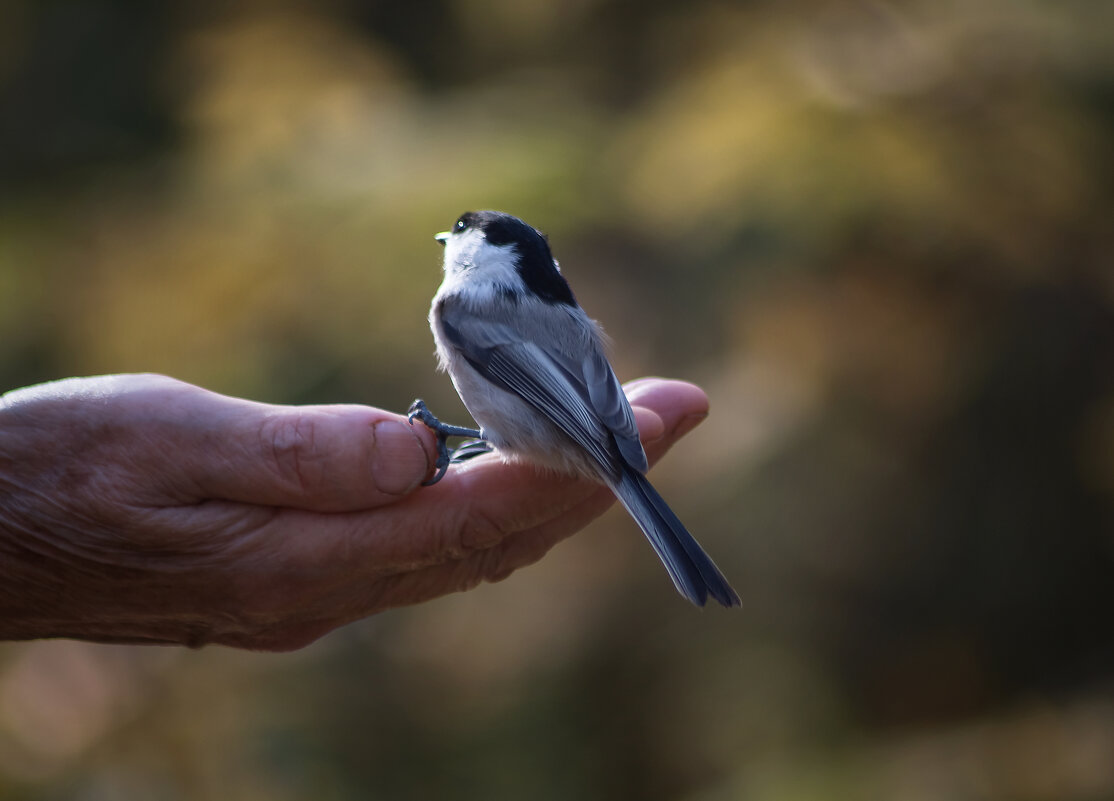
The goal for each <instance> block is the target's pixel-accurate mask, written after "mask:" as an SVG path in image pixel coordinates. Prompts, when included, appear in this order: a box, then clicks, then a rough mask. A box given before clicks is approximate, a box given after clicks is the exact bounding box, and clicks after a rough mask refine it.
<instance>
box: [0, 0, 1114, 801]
mask: <svg viewBox="0 0 1114 801" xmlns="http://www.w3.org/2000/svg"><path fill="white" fill-rule="evenodd" d="M1112 32H1114V4H1109V3H1101V2H1082V0H1076V1H1072V0H1066V1H1065V0H1060V1H1058V2H1052V0H1011V1H1010V2H1006V0H981V1H980V2H969V3H963V2H930V0H922V1H921V2H902V3H887V2H867V1H865V0H850V1H849V2H841V3H831V2H819V1H816V2H802V3H793V4H786V3H774V2H757V1H755V0H752V1H751V2H736V3H731V2H726V0H696V1H695V2H689V3H673V2H664V1H663V0H638V2H633V0H422V1H421V2H412V3H398V2H395V3H388V2H371V3H356V2H343V1H342V0H326V1H325V2H320V1H318V2H311V1H310V0H305V2H280V3H275V2H270V3H263V2H249V1H247V0H233V1H232V2H216V1H215V0H207V1H203V2H197V1H196V0H194V1H192V2H191V1H187V0H176V1H175V2H166V3H151V4H146V3H134V2H126V1H125V0H85V1H84V2H78V1H77V0H70V1H68V2H67V1H64V0H50V1H49V2H47V1H44V0H24V1H23V2H19V1H18V0H0V390H6V389H10V388H15V387H19V386H23V385H27V384H31V383H34V382H38V381H43V380H48V379H53V378H59V377H64V376H70V375H87V374H98V373H108V372H121V371H158V372H163V373H167V374H170V375H173V376H175V377H177V378H181V379H184V380H187V381H191V382H194V383H197V384H201V385H203V386H205V387H208V388H210V389H213V390H216V391H219V392H223V393H228V394H233V395H239V396H243V397H247V398H252V399H255V400H260V401H269V402H275V403H311V402H312V403H317V402H356V403H369V404H373V405H377V406H382V407H385V408H388V409H394V410H399V411H401V410H403V409H405V408H406V406H407V405H408V403H409V402H410V400H411V399H412V398H414V397H415V396H418V395H420V396H422V397H424V398H426V399H427V400H428V401H429V402H430V404H431V406H432V408H434V409H436V410H437V412H438V414H439V415H441V416H442V417H444V418H446V419H449V420H454V421H457V420H464V419H465V418H464V413H463V409H462V407H461V406H460V404H459V402H458V401H457V399H456V396H455V394H454V393H453V390H452V388H451V386H450V384H449V381H448V379H447V378H446V377H445V376H443V375H440V374H437V373H435V372H434V359H433V355H432V350H433V346H432V341H431V338H430V334H429V331H428V328H427V327H426V322H425V317H426V313H427V309H428V303H429V299H430V297H431V296H432V294H433V292H434V290H435V288H436V287H437V285H438V283H439V281H440V274H439V260H440V249H439V248H438V247H437V245H436V243H434V241H433V239H432V235H433V234H434V233H435V232H437V231H440V230H443V229H445V228H446V227H448V226H449V225H450V224H451V223H452V222H453V220H454V219H455V218H456V217H457V215H458V214H460V213H461V212H462V211H464V210H467V209H477V208H498V209H503V210H507V211H511V212H513V213H515V214H517V215H519V216H521V217H524V218H525V219H527V220H528V221H530V222H531V223H533V224H535V225H536V226H538V227H540V228H542V229H543V230H545V231H546V232H547V233H548V234H549V235H550V239H551V241H552V242H553V244H554V248H555V252H556V255H557V257H558V258H559V259H560V260H561V262H562V265H563V267H564V270H565V273H566V275H567V276H568V278H569V279H570V281H571V283H572V285H573V287H574V288H575V290H576V292H577V295H578V297H579V299H580V301H581V303H582V305H583V306H584V307H585V308H586V310H587V311H588V313H589V314H591V315H592V316H595V317H598V318H599V319H601V320H602V321H603V322H604V324H605V326H606V327H607V329H608V331H609V333H610V334H611V335H612V337H613V339H614V341H615V343H616V344H615V346H614V348H613V361H614V363H615V365H616V369H617V371H618V372H619V375H620V377H621V378H623V379H630V378H634V377H637V376H640V375H644V374H660V375H670V376H677V377H681V378H685V379H688V380H691V381H695V382H698V383H700V384H701V385H703V386H704V387H705V388H706V389H707V390H708V392H709V394H710V396H711V399H712V406H713V414H712V417H711V418H710V419H709V421H708V422H707V423H706V424H705V425H704V426H703V427H702V428H700V429H698V430H697V431H696V432H695V433H694V434H692V435H691V436H690V437H688V438H686V439H685V440H684V441H683V442H682V443H681V444H680V445H678V446H677V447H676V448H675V449H674V451H673V452H672V453H671V454H670V455H669V457H668V458H667V459H666V460H665V461H664V462H663V463H662V464H661V465H659V466H658V467H657V468H656V469H655V471H654V473H653V477H654V480H655V483H656V484H657V485H658V486H659V488H660V489H661V490H662V492H663V494H664V495H665V496H666V497H667V498H669V499H670V501H671V503H672V504H673V506H674V508H675V509H676V510H677V512H678V513H679V515H680V516H681V518H682V519H684V520H685V521H686V522H687V523H688V525H689V527H690V528H691V529H692V530H693V532H694V533H696V535H697V536H698V538H699V539H700V540H701V541H702V542H703V543H704V544H705V545H706V546H707V548H708V550H709V551H710V552H711V553H712V554H713V555H714V557H715V559H716V560H717V562H718V563H719V564H720V566H721V567H722V568H723V569H724V571H725V572H726V573H727V575H728V576H730V577H731V578H732V580H733V583H734V584H735V586H736V587H737V588H738V590H739V591H740V594H741V595H742V597H743V608H742V609H741V610H738V611H734V612H731V613H728V612H724V611H723V610H719V609H708V610H705V611H703V612H699V611H697V610H694V609H693V608H691V607H690V606H688V605H687V604H686V603H685V602H684V601H682V600H681V599H680V598H679V597H678V596H677V595H676V593H675V592H674V591H673V589H672V587H671V586H670V584H669V581H668V579H667V577H666V576H665V574H664V572H663V571H662V569H661V567H660V565H659V564H658V562H657V560H656V559H655V558H654V556H653V554H652V552H651V550H650V548H649V547H647V546H646V544H645V543H644V542H643V541H642V538H641V536H640V535H639V534H638V532H637V530H636V529H635V527H634V526H633V524H632V523H631V522H630V521H629V520H628V519H627V518H626V517H625V515H623V514H622V513H621V512H617V511H614V510H613V511H612V512H610V513H609V514H608V515H606V516H605V517H604V518H603V519H601V520H600V521H599V522H598V523H597V524H595V525H593V526H592V527H590V528H589V529H588V530H586V531H585V532H583V533H582V534H580V535H578V536H577V537H575V538H574V539H572V540H570V541H568V542H566V543H564V544H562V545H560V546H558V547H557V548H556V549H555V550H554V551H553V552H552V553H551V554H550V555H549V556H548V557H547V558H546V559H545V560H543V561H542V562H541V563H540V564H538V565H536V566H534V567H531V568H528V569H525V570H523V571H521V572H520V573H518V574H516V575H514V576H512V577H511V578H510V579H508V580H506V581H505V582H503V583H501V584H497V585H488V586H484V587H481V588H479V589H478V590H476V591H474V592H471V593H468V594H466V595H460V596H454V597H449V598H445V599H442V600H439V601H436V602H433V603H429V604H427V605H424V606H422V607H420V608H414V609H408V610H401V611H397V612H391V613H388V614H384V615H381V616H378V617H375V618H373V619H370V620H367V621H364V622H362V623H358V624H355V625H352V626H349V627H347V628H345V629H343V630H341V631H338V632H335V633H334V634H332V635H330V636H328V637H326V638H324V639H323V640H321V641H320V642H318V643H316V644H314V645H313V646H311V647H309V648H307V649H305V650H303V651H301V652H298V653H295V654H289V655H259V654H247V653H238V652H235V651H231V650H228V649H222V648H208V649H204V650H202V651H192V652H191V651H187V650H184V649H176V648H119V647H106V646H96V645H89V644H84V643H75V642H65V641H58V642H32V643H25V644H5V645H2V646H0V799H2V800H3V801H9V800H10V799H40V798H42V799H58V800H59V801H63V800H64V801H68V800H69V799H74V800H75V801H77V800H81V801H86V800H89V801H115V800H116V799H144V801H148V800H149V799H160V800H161V799H166V800H167V801H177V799H191V800H192V799H201V800H202V801H206V800H207V799H213V800H214V801H216V800H217V799H220V800H221V801H226V800H233V801H239V800H240V799H243V800H245V801H252V800H254V799H326V800H329V799H336V801H347V800H348V799H411V798H413V799H429V798H452V799H504V798H506V799H518V798H531V799H540V800H542V801H545V799H569V798H577V799H589V800H591V799H632V800H634V799H640V800H641V799H649V800H650V801H654V800H656V799H692V800H693V801H720V800H721V799H723V800H726V799H736V798H738V799H756V800H757V801H812V800H813V799H815V800H816V801H820V800H822V799H823V800H826V799H879V800H880V801H881V800H883V799H884V800H885V801H903V800H905V799H908V800H909V801H935V800H936V799H940V800H941V801H944V800H947V801H956V800H959V801H963V800H964V799H986V800H988V801H998V800H999V799H1001V800H1002V801H1005V799H1028V800H1031V801H1043V800H1045V799H1047V800H1048V801H1076V800H1078V801H1096V800H1097V799H1112V798H1114V630H1112V615H1111V612H1112V611H1114V575H1112V574H1114V571H1112V568H1114V265H1112V259H1111V254H1112V253H1114V224H1112V219H1114V218H1112V212H1114V203H1112V200H1114V34H1112Z"/></svg>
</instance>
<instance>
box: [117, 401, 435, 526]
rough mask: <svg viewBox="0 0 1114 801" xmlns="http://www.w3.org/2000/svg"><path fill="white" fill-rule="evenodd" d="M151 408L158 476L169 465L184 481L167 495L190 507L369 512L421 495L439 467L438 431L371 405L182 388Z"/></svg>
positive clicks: (177, 482)
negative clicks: (228, 504) (250, 397)
mask: <svg viewBox="0 0 1114 801" xmlns="http://www.w3.org/2000/svg"><path fill="white" fill-rule="evenodd" d="M167 393H169V397H161V398H160V397H159V396H160V395H163V396H165V395H166V394H167ZM141 394H145V393H141ZM132 400H133V402H144V401H143V400H141V399H139V398H136V397H135V396H133V398H132ZM145 402H146V403H149V404H154V405H155V406H157V410H156V409H152V410H151V413H150V414H149V415H143V416H142V417H144V418H146V420H147V421H149V423H148V424H149V425H154V426H157V427H159V428H161V429H162V431H157V430H156V431H151V430H150V429H149V430H148V437H149V442H150V441H151V440H154V442H155V443H156V447H155V448H154V450H155V451H160V452H159V453H157V454H156V456H157V457H159V464H160V469H161V470H162V471H166V469H167V468H166V459H167V458H168V457H169V458H170V459H172V460H174V463H175V466H176V470H175V471H174V472H176V473H177V475H178V479H177V480H173V476H171V478H172V486H169V487H167V486H164V487H163V489H164V491H168V490H169V491H171V492H172V493H174V494H184V495H185V496H186V497H183V498H182V499H181V500H183V501H185V502H197V501H199V500H210V499H221V500H229V501H239V502H242V503H252V504H259V505H265V506H281V507H290V508H297V509H306V510H311V511H318V512H346V511H355V510H359V509H368V508H371V507H375V506H381V505H383V504H388V503H393V502H395V501H397V500H398V499H399V498H400V497H401V496H404V495H406V494H407V493H409V492H412V491H413V490H415V489H417V487H418V486H419V485H420V484H421V482H422V481H423V480H424V479H425V478H427V477H428V476H429V475H430V473H431V471H432V465H433V462H434V460H435V459H436V447H435V440H434V436H433V434H432V432H430V431H428V430H426V429H425V427H424V426H413V427H411V426H410V424H409V423H408V422H407V420H406V418H405V417H403V416H400V415H397V414H393V413H391V412H387V411H384V410H382V409H376V408H373V407H370V406H356V405H330V406H273V405H270V404H264V403H255V402H252V401H246V400H241V399H239V398H230V397H227V396H224V395H218V394H216V393H214V392H209V391H208V390H204V389H200V388H199V387H193V386H191V385H188V384H182V383H180V382H174V384H173V385H172V386H170V387H162V388H159V389H158V390H155V391H154V397H148V398H146V399H145ZM160 439H161V440H162V443H163V445H162V447H159V445H158V444H157V443H158V442H159V440H160Z"/></svg>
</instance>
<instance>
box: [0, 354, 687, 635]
mask: <svg viewBox="0 0 1114 801" xmlns="http://www.w3.org/2000/svg"><path fill="white" fill-rule="evenodd" d="M626 391H627V394H628V396H629V398H630V401H631V404H632V405H633V406H634V409H635V415H636V417H637V420H638V425H639V432H640V434H641V437H642V439H643V442H644V444H645V447H646V451H647V455H648V456H649V457H650V460H651V462H653V461H654V460H656V459H657V458H658V457H660V456H661V455H662V454H663V453H664V452H665V451H666V450H667V449H668V448H669V447H670V446H671V445H672V444H673V443H674V442H675V441H676V440H677V439H679V438H680V437H681V436H683V435H684V434H685V433H687V432H688V431H690V430H691V429H692V428H694V427H695V426H696V425H697V424H698V423H699V422H700V421H701V420H703V419H704V417H705V416H706V415H707V410H708V406H707V398H706V396H705V395H704V393H703V392H702V391H701V390H700V389H699V388H697V387H695V386H693V385H691V384H685V383H682V382H677V381H665V380H661V379H643V380H641V381H637V382H633V383H632V384H629V385H627V387H626ZM435 458H436V450H435V445H434V437H433V435H432V433H431V432H430V431H429V430H428V429H426V428H425V427H424V426H422V425H420V424H416V425H415V426H413V427H411V426H409V425H408V424H407V423H406V420H405V418H404V417H402V416H400V415H396V414H392V413H390V412H386V411H382V410H380V409H375V408H371V407H367V406H303V407H284V406H271V405H266V404H260V403H253V402H249V401H245V400H240V399H236V398H229V397H226V396H222V395H217V394H215V393H212V392H209V391H207V390H204V389H201V388H199V387H195V386H191V385H189V384H185V383H182V382H180V381H176V380H174V379H171V378H166V377H164V376H157V375H120V376H102V377H96V378H81V379H68V380H66V381H59V382H54V383H51V384H43V385H40V386H36V387H29V388H27V389H23V390H18V391H15V392H11V393H8V394H7V395H5V396H3V398H2V399H0V639H30V638H37V637H74V638H78V639H84V640H95V641H102V642H133V643H144V642H145V643H176V644H183V645H190V646H195V647H196V646H200V645H204V644H206V643H220V644H223V645H229V646H235V647H241V648H251V649H258V650H291V649H295V648H300V647H302V646H304V645H306V644H308V643H310V642H312V641H314V640H315V639H317V638H318V637H321V636H322V635H324V634H325V633H327V632H329V631H331V630H332V629H334V628H336V627H338V626H341V625H344V624H346V623H349V622H351V621H354V620H358V619H360V618H363V617H366V616H368V615H371V614H374V613H376V612H379V611H382V610H384V609H389V608H391V607H397V606H403V605H407V604H415V603H420V602H422V601H425V600H429V599H431V598H435V597H438V596H440V595H445V594H447V593H452V592H459V591H462V590H467V589H469V588H472V587H475V586H476V585H477V584H479V583H480V582H483V581H498V580H500V579H502V578H505V577H506V576H508V575H509V574H510V573H511V572H513V571H514V570H516V569H518V568H520V567H522V566H524V565H528V564H530V563H532V562H534V561H536V560H538V559H540V558H541V556H542V555H543V554H545V552H546V551H547V550H549V548H550V547H552V546H553V545H554V544H555V543H557V542H558V541H560V540H562V539H564V538H565V537H568V536H570V535H571V534H573V533H574V532H576V531H577V530H579V529H581V528H583V527H584V526H585V525H586V524H587V523H588V522H589V521H591V520H592V519H593V518H595V517H597V516H598V515H600V514H601V513H602V512H603V511H604V510H605V509H606V508H607V507H608V506H609V505H610V504H611V503H612V502H613V500H614V498H613V497H612V495H611V493H610V492H609V491H608V490H606V489H605V488H602V487H600V486H598V485H595V484H592V483H590V482H586V481H584V480H580V479H573V478H567V477H563V476H555V475H552V474H548V475H546V474H542V473H540V472H538V471H537V470H536V469H535V468H533V467H531V466H529V465H523V464H507V463H504V462H503V461H502V460H501V459H500V458H499V457H498V456H496V455H488V456H483V457H480V458H478V459H475V460H473V461H471V462H468V463H466V464H461V465H454V466H453V467H452V468H451V469H450V471H449V473H448V475H447V476H446V477H445V478H444V480H442V481H441V482H440V483H439V484H437V485H436V486H432V487H428V488H427V487H421V486H420V484H421V482H422V481H423V480H424V479H426V478H428V477H429V476H430V475H431V474H432V465H433V462H434V460H435ZM663 591H668V587H663Z"/></svg>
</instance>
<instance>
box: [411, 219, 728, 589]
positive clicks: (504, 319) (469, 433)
mask: <svg viewBox="0 0 1114 801" xmlns="http://www.w3.org/2000/svg"><path fill="white" fill-rule="evenodd" d="M435 238H436V240H437V241H438V242H440V243H441V244H442V245H443V246H444V262H443V270H444V279H443V281H442V283H441V286H440V287H439V288H438V290H437V292H436V294H435V295H434V297H433V303H432V305H431V307H430V313H429V323H430V328H431V330H432V332H433V338H434V342H435V344H436V347H437V356H438V361H439V366H440V368H441V369H443V370H445V371H446V372H448V374H449V377H450V378H451V379H452V382H453V386H454V387H455V388H456V391H457V394H458V395H460V398H461V400H462V401H463V402H464V405H465V407H466V408H467V409H468V412H469V413H470V414H471V415H472V417H473V419H474V420H475V421H476V422H477V423H478V424H479V428H478V429H475V428H470V427H466V426H454V425H448V424H446V423H443V422H441V421H440V420H439V419H438V418H437V417H436V416H435V415H434V414H433V413H432V412H431V411H430V410H429V408H428V407H427V406H426V404H425V403H424V402H423V401H422V400H420V399H419V400H416V401H414V403H413V404H411V406H410V408H409V410H408V418H409V420H410V423H411V425H413V423H414V420H420V421H421V422H422V423H424V424H425V425H427V426H428V427H429V428H431V429H432V430H433V431H434V433H435V434H436V435H437V440H438V452H439V457H438V460H437V471H436V473H435V475H434V476H433V477H432V478H430V479H429V480H428V481H427V482H426V483H427V484H433V483H436V482H437V481H440V480H441V478H442V477H443V476H444V475H445V472H446V470H447V469H448V467H449V465H450V463H452V462H457V461H463V460H465V459H468V458H471V457H474V456H477V455H479V454H481V453H485V452H489V451H491V450H494V451H496V452H497V453H498V454H500V455H501V456H503V457H504V458H505V459H508V460H513V461H526V462H530V463H533V464H536V465H540V466H542V467H545V468H550V469H552V470H555V471H557V472H560V473H566V474H574V475H579V476H583V477H586V478H589V479H591V480H593V481H596V482H599V483H601V484H604V485H606V486H607V487H609V488H610V489H611V491H612V492H613V493H614V494H615V496H616V498H618V500H619V501H620V503H622V505H623V506H624V507H625V508H626V510H627V511H628V512H629V513H630V515H631V517H632V518H634V520H635V522H636V523H637V524H638V526H639V528H641V529H642V531H643V533H644V534H645V535H646V538H647V539H648V540H649V542H650V544H651V545H652V546H653V548H654V550H655V552H656V553H657V555H658V557H659V558H660V559H661V561H662V564H663V565H664V566H665V569H666V571H667V572H668V573H669V576H670V578H671V579H672V580H673V584H674V585H675V587H676V588H677V591H678V592H679V593H680V594H681V595H683V596H684V597H685V598H687V599H688V600H689V601H691V602H692V603H693V604H696V605H697V606H704V605H705V604H706V603H707V600H708V598H709V597H710V598H712V599H714V600H715V601H717V602H718V603H719V604H721V605H723V606H725V607H734V606H739V604H740V601H739V596H738V594H737V593H736V592H735V590H734V589H732V587H731V585H730V584H729V583H728V581H727V579H726V578H724V576H723V573H721V572H720V570H719V568H717V567H716V565H715V563H714V562H713V561H712V559H711V558H710V557H709V556H708V554H707V553H706V552H705V551H704V549H703V548H702V547H701V546H700V544H699V543H698V542H697V541H696V540H695V539H694V538H693V536H692V535H691V534H690V533H689V532H688V530H687V529H686V528H685V526H684V524H683V523H682V522H681V521H680V519H679V518H678V517H677V515H676V514H674V513H673V511H672V510H671V509H670V508H669V505H668V504H667V503H666V502H665V500H664V499H663V498H662V497H661V495H660V494H658V492H657V490H655V489H654V487H653V486H652V485H651V484H650V482H649V480H648V479H647V478H646V475H645V473H646V471H647V469H648V468H649V464H648V462H647V460H646V453H645V451H644V450H643V448H642V443H641V441H640V440H639V437H638V428H637V426H636V425H635V419H634V412H633V411H632V410H631V406H630V403H629V402H628V401H627V397H626V394H625V393H624V392H623V388H622V385H621V384H620V383H619V379H618V378H617V377H616V375H615V371H614V370H613V369H612V367H611V364H610V363H609V362H608V359H607V356H606V354H605V351H604V344H603V343H604V338H603V333H602V330H601V328H600V326H599V324H598V323H596V322H595V321H594V320H592V319H591V318H589V317H588V315H587V314H586V313H585V312H584V310H583V309H581V307H580V305H579V304H578V303H577V301H576V298H575V297H574V295H573V292H572V289H571V288H570V287H569V284H568V281H567V280H566V279H565V277H564V275H563V274H562V272H561V268H560V266H559V265H558V263H557V261H556V260H555V259H554V258H553V255H552V252H551V250H550V246H549V241H548V239H547V237H546V236H545V235H544V234H543V233H542V232H541V231H539V230H537V229H536V228H534V227H533V226H531V225H529V224H528V223H526V222H524V221H523V220H521V219H519V218H518V217H515V216H513V215H511V214H507V213H505V212H500V211H490V210H489V211H469V212H465V213H464V214H462V215H461V216H460V217H459V218H458V219H457V221H456V222H455V224H454V225H453V226H452V228H451V229H450V230H449V231H445V232H443V233H439V234H437V235H436V237H435ZM448 437H472V438H473V439H472V440H471V441H470V442H466V443H464V444H463V445H461V446H460V447H458V448H457V449H456V451H454V452H451V453H450V451H449V449H448V447H447V445H446V439H447V438H448Z"/></svg>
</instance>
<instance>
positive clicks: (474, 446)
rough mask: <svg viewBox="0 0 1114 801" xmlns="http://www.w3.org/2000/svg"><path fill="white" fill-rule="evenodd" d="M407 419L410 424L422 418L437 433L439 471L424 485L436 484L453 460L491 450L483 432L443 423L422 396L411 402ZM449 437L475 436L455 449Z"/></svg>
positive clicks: (468, 457)
mask: <svg viewBox="0 0 1114 801" xmlns="http://www.w3.org/2000/svg"><path fill="white" fill-rule="evenodd" d="M406 419H407V420H409V421H410V425H414V420H421V421H422V422H423V423H424V424H425V426H426V427H427V428H428V429H429V430H430V431H432V432H433V433H434V434H436V435H437V461H436V462H434V467H436V468H437V472H436V473H434V475H433V478H430V479H429V480H427V481H423V482H422V486H424V487H428V486H431V485H433V484H436V483H437V482H438V481H440V480H441V479H442V478H444V477H445V471H446V470H448V469H449V464H450V463H451V462H463V461H466V460H468V459H472V458H473V457H476V456H479V455H480V454H481V453H487V452H488V451H490V450H491V444H490V443H488V442H487V441H485V440H484V439H483V434H482V432H480V431H479V430H478V429H475V428H465V427H464V426H451V425H449V424H448V423H442V422H441V421H440V420H438V419H437V418H436V417H434V415H433V412H431V411H430V410H429V409H428V408H427V407H426V405H425V401H423V400H421V399H420V398H419V399H418V400H416V401H414V402H413V403H411V404H410V408H409V409H407V410H406ZM449 437H473V440H471V441H469V442H465V443H464V444H463V445H461V446H460V447H459V448H457V449H456V450H455V451H450V450H449V446H448V444H447V443H446V440H447V439H448V438H449Z"/></svg>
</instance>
